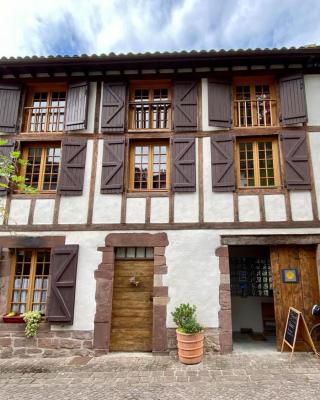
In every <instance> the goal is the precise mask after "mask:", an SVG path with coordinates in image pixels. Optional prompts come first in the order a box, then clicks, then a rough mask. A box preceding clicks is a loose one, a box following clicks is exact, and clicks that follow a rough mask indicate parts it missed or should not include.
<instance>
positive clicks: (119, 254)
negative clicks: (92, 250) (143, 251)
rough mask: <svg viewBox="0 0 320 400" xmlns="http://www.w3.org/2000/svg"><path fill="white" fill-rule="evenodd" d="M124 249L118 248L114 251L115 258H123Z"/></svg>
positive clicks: (124, 254)
mask: <svg viewBox="0 0 320 400" xmlns="http://www.w3.org/2000/svg"><path fill="white" fill-rule="evenodd" d="M125 256H126V249H125V247H118V248H117V250H116V258H125Z"/></svg>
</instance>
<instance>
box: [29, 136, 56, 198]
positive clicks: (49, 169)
mask: <svg viewBox="0 0 320 400" xmlns="http://www.w3.org/2000/svg"><path fill="white" fill-rule="evenodd" d="M22 158H23V159H24V160H27V161H28V163H27V165H26V166H25V167H23V169H22V175H23V176H24V177H25V183H26V184H27V185H30V186H32V187H34V188H35V189H37V190H39V191H55V190H56V189H57V183H58V176H59V165H60V158H61V148H60V145H58V144H55V145H54V144H48V145H43V144H41V145H40V144H38V145H37V144H29V145H27V146H25V147H23V149H22Z"/></svg>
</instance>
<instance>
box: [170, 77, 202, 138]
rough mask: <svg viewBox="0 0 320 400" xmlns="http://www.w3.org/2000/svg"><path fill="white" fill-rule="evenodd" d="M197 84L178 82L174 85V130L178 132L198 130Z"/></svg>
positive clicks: (193, 82)
mask: <svg viewBox="0 0 320 400" xmlns="http://www.w3.org/2000/svg"><path fill="white" fill-rule="evenodd" d="M197 89H198V86H197V82H195V81H188V82H182V81H177V82H175V84H174V92H173V98H174V129H175V130H176V131H182V132H186V131H196V130H197V126H198V124H197V109H198V106H197V98H198V96H197Z"/></svg>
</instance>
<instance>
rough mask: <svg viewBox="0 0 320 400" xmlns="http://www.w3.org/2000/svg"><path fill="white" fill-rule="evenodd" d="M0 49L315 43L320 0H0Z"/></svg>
mask: <svg viewBox="0 0 320 400" xmlns="http://www.w3.org/2000/svg"><path fill="white" fill-rule="evenodd" d="M0 10H1V13H0V56H7V57H8V56H14V57H16V56H26V55H33V54H36V55H50V54H52V55H56V54H69V55H73V54H83V53H86V54H93V53H95V54H101V53H109V52H115V53H128V52H146V51H175V50H177V51H179V50H191V49H196V50H202V49H204V50H209V49H217V50H218V49H221V48H224V49H232V48H233V49H235V48H256V47H282V46H286V47H290V46H301V45H304V44H313V43H317V44H320V23H319V21H320V1H319V0H126V1H125V0H45V1H43V0H28V1H26V0H10V1H8V0H0Z"/></svg>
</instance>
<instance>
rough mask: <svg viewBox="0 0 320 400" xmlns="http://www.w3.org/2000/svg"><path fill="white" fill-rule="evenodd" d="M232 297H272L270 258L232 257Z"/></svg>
mask: <svg viewBox="0 0 320 400" xmlns="http://www.w3.org/2000/svg"><path fill="white" fill-rule="evenodd" d="M230 281H231V295H232V296H245V297H246V296H259V297H263V296H272V295H273V291H272V273H271V265H270V259H269V257H263V256H262V257H230Z"/></svg>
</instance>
